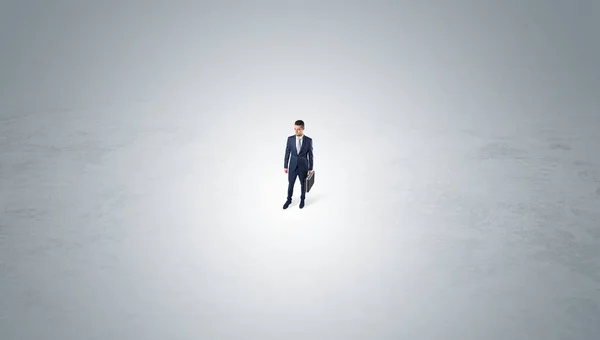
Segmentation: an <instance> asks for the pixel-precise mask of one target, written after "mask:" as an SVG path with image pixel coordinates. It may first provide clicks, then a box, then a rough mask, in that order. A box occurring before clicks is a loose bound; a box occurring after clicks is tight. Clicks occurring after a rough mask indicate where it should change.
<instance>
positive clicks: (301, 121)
mask: <svg viewBox="0 0 600 340" xmlns="http://www.w3.org/2000/svg"><path fill="white" fill-rule="evenodd" d="M294 125H298V126H302V128H303V129H304V121H303V120H300V119H299V120H297V121H296V122H295V123H294Z"/></svg>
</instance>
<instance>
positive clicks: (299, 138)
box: [283, 120, 313, 209]
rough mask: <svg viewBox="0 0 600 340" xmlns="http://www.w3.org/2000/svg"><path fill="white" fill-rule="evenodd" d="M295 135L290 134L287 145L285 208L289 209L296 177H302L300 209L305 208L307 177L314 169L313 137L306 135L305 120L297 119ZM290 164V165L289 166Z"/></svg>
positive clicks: (284, 165)
mask: <svg viewBox="0 0 600 340" xmlns="http://www.w3.org/2000/svg"><path fill="white" fill-rule="evenodd" d="M294 132H295V134H294V135H293V136H289V137H288V140H287V144H286V146H285V161H284V164H283V167H284V172H285V173H286V174H288V182H289V184H288V193H287V201H285V204H284V205H283V209H287V208H288V207H289V206H290V203H292V194H293V192H294V184H295V183H296V177H298V178H299V179H300V185H301V187H300V190H301V192H302V193H301V195H300V209H302V208H304V199H305V197H306V177H307V176H308V174H310V173H312V171H313V145H312V139H311V138H310V137H308V136H305V135H304V122H303V121H302V120H297V121H296V122H295V123H294ZM288 165H289V166H288Z"/></svg>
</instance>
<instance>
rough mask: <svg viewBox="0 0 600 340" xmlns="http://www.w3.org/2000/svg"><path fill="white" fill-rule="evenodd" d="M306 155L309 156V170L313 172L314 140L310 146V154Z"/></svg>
mask: <svg viewBox="0 0 600 340" xmlns="http://www.w3.org/2000/svg"><path fill="white" fill-rule="evenodd" d="M306 155H307V156H308V170H309V171H312V169H313V144H312V140H311V141H310V144H309V145H308V152H307V153H306Z"/></svg>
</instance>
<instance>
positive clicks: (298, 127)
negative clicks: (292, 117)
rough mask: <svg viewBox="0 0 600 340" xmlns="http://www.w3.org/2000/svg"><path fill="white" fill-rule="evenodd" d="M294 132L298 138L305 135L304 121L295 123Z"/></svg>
mask: <svg viewBox="0 0 600 340" xmlns="http://www.w3.org/2000/svg"><path fill="white" fill-rule="evenodd" d="M294 132H296V136H298V137H300V136H302V135H303V134H304V121H302V120H297V121H296V122H295V123H294Z"/></svg>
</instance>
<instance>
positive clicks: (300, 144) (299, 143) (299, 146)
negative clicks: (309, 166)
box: [297, 138, 302, 154]
mask: <svg viewBox="0 0 600 340" xmlns="http://www.w3.org/2000/svg"><path fill="white" fill-rule="evenodd" d="M301 140H302V139H300V138H298V147H297V149H298V154H300V148H301V147H302V143H301V142H300V141H301Z"/></svg>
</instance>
